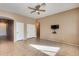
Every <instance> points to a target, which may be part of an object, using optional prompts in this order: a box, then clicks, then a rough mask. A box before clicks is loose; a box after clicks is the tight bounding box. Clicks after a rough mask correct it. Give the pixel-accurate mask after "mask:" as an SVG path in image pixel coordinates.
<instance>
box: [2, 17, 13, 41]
mask: <svg viewBox="0 0 79 59" xmlns="http://www.w3.org/2000/svg"><path fill="white" fill-rule="evenodd" d="M6 40H8V41H13V40H14V21H13V20H11V19H5V18H1V19H0V41H6Z"/></svg>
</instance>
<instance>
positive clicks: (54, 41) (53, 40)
mask: <svg viewBox="0 0 79 59" xmlns="http://www.w3.org/2000/svg"><path fill="white" fill-rule="evenodd" d="M44 40H48V39H44ZM48 41H53V42H57V43H62V44H67V45H71V46H78V47H79V45H78V44H72V43H67V42H59V41H55V40H48Z"/></svg>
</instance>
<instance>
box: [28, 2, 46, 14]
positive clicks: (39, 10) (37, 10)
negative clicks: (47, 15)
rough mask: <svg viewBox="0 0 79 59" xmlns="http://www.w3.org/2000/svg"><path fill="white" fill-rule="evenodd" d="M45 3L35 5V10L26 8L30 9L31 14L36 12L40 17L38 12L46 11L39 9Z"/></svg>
mask: <svg viewBox="0 0 79 59" xmlns="http://www.w3.org/2000/svg"><path fill="white" fill-rule="evenodd" d="M45 5H46V4H45V3H42V4H40V5H36V6H35V8H32V7H28V8H29V9H32V10H33V11H31V14H32V13H34V12H36V13H37V14H38V15H40V12H45V11H46V10H43V9H40V7H42V6H45Z"/></svg>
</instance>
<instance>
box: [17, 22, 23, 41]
mask: <svg viewBox="0 0 79 59" xmlns="http://www.w3.org/2000/svg"><path fill="white" fill-rule="evenodd" d="M23 39H24V23H21V22H16V41H18V40H23Z"/></svg>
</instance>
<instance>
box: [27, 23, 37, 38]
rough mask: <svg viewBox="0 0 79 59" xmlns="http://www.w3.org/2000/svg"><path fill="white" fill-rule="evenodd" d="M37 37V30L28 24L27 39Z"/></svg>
mask: <svg viewBox="0 0 79 59" xmlns="http://www.w3.org/2000/svg"><path fill="white" fill-rule="evenodd" d="M33 37H36V28H35V25H34V24H27V38H33Z"/></svg>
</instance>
